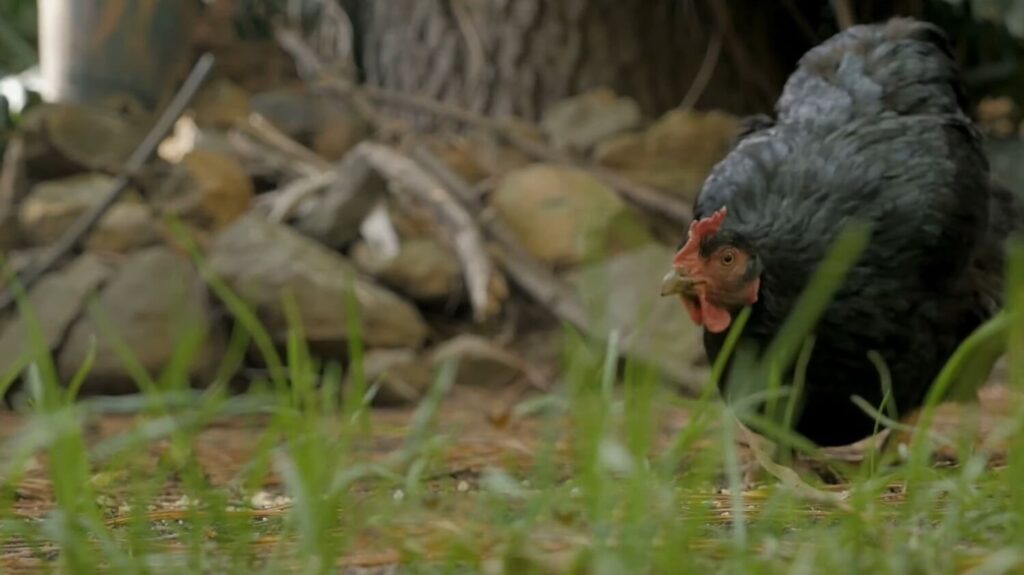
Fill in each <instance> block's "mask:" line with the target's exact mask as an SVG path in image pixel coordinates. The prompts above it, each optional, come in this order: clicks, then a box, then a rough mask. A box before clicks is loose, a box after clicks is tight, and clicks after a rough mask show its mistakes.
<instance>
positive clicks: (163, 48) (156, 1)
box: [39, 0, 195, 108]
mask: <svg viewBox="0 0 1024 575" xmlns="http://www.w3.org/2000/svg"><path fill="white" fill-rule="evenodd" d="M194 17H195V2H193V1H191V0H40V1H39V60H40V68H41V71H42V76H43V85H44V94H43V96H44V98H45V99H47V100H49V101H62V102H77V103H89V102H95V101H98V100H104V99H106V98H108V97H110V96H112V95H114V94H129V95H131V96H133V97H134V98H135V99H136V100H138V102H139V103H140V104H142V105H143V106H145V107H147V108H153V107H155V106H156V105H157V104H158V103H159V101H160V99H161V98H162V97H164V96H165V94H166V93H167V91H168V90H169V89H170V87H171V85H172V84H173V83H174V82H175V81H176V80H179V79H180V76H181V75H182V73H183V71H184V65H185V64H186V61H185V60H186V59H187V58H188V55H189V41H188V39H189V37H190V32H191V29H192V23H193V22H194Z"/></svg>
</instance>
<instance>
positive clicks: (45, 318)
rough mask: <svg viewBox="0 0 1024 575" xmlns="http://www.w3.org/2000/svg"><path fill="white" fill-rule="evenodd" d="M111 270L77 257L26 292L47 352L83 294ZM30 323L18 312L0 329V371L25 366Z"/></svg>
mask: <svg viewBox="0 0 1024 575" xmlns="http://www.w3.org/2000/svg"><path fill="white" fill-rule="evenodd" d="M109 274H110V269H109V268H108V267H107V266H106V265H105V264H103V263H102V262H101V261H100V260H99V259H97V258H96V257H95V256H93V255H90V254H84V255H82V256H79V257H78V258H77V259H76V260H74V261H72V262H71V263H69V264H68V265H67V266H65V267H64V268H62V269H59V270H57V271H54V272H52V273H50V274H48V275H47V276H45V277H44V278H43V279H41V280H40V281H39V283H38V284H36V285H35V287H33V288H32V290H31V291H30V292H29V296H28V304H29V307H30V309H31V310H32V312H33V314H34V315H35V320H36V321H37V322H38V323H37V325H38V328H39V335H40V337H41V339H42V342H43V344H44V345H45V346H46V348H47V351H52V350H53V349H54V348H56V346H57V345H58V344H59V343H60V341H61V340H62V339H63V338H64V335H65V334H66V333H67V330H68V327H69V326H70V325H71V323H72V322H73V321H74V320H75V318H77V317H78V316H79V314H80V313H81V311H82V307H83V305H82V304H83V303H84V302H85V299H86V297H88V296H89V294H91V293H92V292H93V291H94V290H96V289H97V288H99V287H100V285H101V284H102V283H103V282H104V280H106V278H107V276H108V275H109ZM29 325H30V323H29V322H28V320H27V319H26V317H25V316H23V315H21V314H20V313H19V314H17V315H15V316H14V317H13V318H12V319H11V321H10V322H8V323H6V324H5V325H4V326H3V328H2V329H0V372H2V373H7V372H8V371H9V370H11V369H13V368H15V367H24V365H25V362H26V361H28V360H29V358H28V354H30V353H32V352H33V351H36V350H33V349H32V345H31V338H30V333H31V332H30V331H29Z"/></svg>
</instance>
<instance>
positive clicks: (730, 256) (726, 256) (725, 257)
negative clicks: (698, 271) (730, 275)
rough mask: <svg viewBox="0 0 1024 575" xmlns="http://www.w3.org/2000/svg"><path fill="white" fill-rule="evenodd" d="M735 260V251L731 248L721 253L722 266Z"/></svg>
mask: <svg viewBox="0 0 1024 575" xmlns="http://www.w3.org/2000/svg"><path fill="white" fill-rule="evenodd" d="M735 261H736V252H734V251H732V250H726V251H725V253H723V254H722V265H724V266H731V265H732V264H733V262H735Z"/></svg>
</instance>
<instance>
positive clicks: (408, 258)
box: [351, 238, 462, 301]
mask: <svg viewBox="0 0 1024 575" xmlns="http://www.w3.org/2000/svg"><path fill="white" fill-rule="evenodd" d="M351 255H352V259H353V261H354V262H355V264H356V265H357V266H359V268H360V269H362V270H363V271H365V272H366V273H368V274H370V275H372V276H373V277H375V278H377V279H378V280H379V281H380V282H381V283H383V284H384V285H386V286H388V287H389V288H391V289H393V290H395V291H397V292H400V293H403V294H405V295H407V296H409V297H410V298H412V299H413V300H416V301H439V300H445V299H450V298H453V297H455V296H456V294H457V293H458V291H459V289H460V286H461V285H462V271H461V268H460V267H459V260H458V259H456V257H455V254H454V253H452V250H450V249H446V248H444V247H443V246H441V244H440V243H438V242H437V240H434V239H433V238H411V239H408V240H405V241H403V242H402V243H401V246H400V247H399V250H398V254H397V255H396V256H394V257H387V256H386V255H385V254H381V253H379V252H378V250H375V249H374V248H372V247H371V246H370V245H369V244H367V243H365V242H360V243H358V244H356V245H355V247H354V248H352V252H351Z"/></svg>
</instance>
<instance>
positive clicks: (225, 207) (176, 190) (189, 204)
mask: <svg viewBox="0 0 1024 575" xmlns="http://www.w3.org/2000/svg"><path fill="white" fill-rule="evenodd" d="M142 181H143V182H144V185H146V186H147V190H148V194H147V195H148V197H149V200H150V202H151V203H152V204H153V205H154V206H156V208H157V210H159V211H160V213H161V214H165V215H170V216H173V217H175V218H178V219H180V220H183V221H185V222H187V223H189V224H191V225H193V226H194V227H197V228H198V229H204V230H212V231H216V230H219V229H223V228H224V227H225V226H227V225H228V224H230V223H231V222H233V221H235V220H236V219H238V218H239V217H241V216H242V214H244V213H246V212H247V211H248V210H249V208H250V206H251V205H252V203H253V198H254V196H255V186H254V184H253V181H252V178H250V177H249V175H248V173H246V170H245V168H243V167H242V164H241V163H240V162H239V161H238V160H237V159H235V157H234V156H232V155H231V154H228V153H225V152H223V151H219V150H214V149H196V150H193V151H191V152H188V153H187V154H185V156H184V157H182V158H181V160H180V162H178V163H177V164H174V165H170V166H167V165H163V166H152V167H150V168H149V169H148V170H147V171H145V172H144V174H143V178H142Z"/></svg>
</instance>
